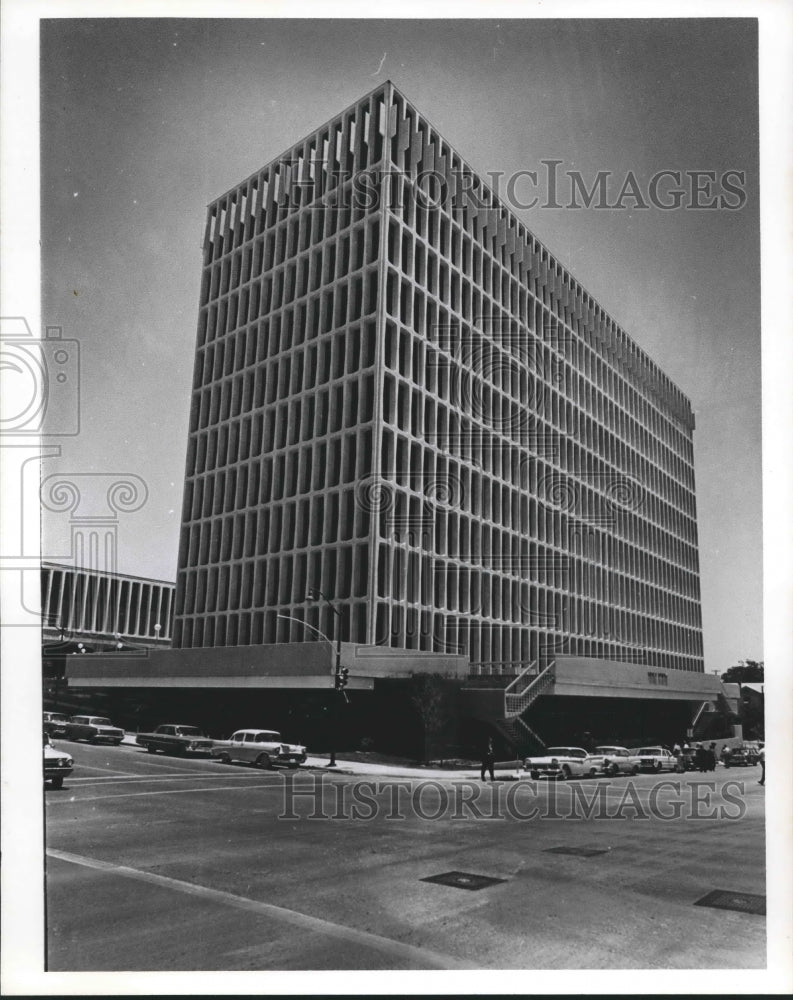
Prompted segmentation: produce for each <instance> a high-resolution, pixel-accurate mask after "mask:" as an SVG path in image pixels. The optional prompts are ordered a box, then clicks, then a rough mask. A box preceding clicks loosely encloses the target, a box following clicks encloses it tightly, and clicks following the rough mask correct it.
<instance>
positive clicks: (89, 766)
mask: <svg viewBox="0 0 793 1000" xmlns="http://www.w3.org/2000/svg"><path fill="white" fill-rule="evenodd" d="M75 767H79V768H80V769H83V768H85V770H86V771H102V772H104V773H105V774H106V773H107V771H108V769H107V768H106V767H97V766H96V765H95V764H76V765H75ZM111 770H112V772H113V774H114V775H115V774H128V775H129V776H130V777H131V778H137V777H138V775H139V773H140V772H139V771H117V770H116V768H114V767H113V768H111ZM75 780H77V779H75ZM89 780H90V779H89ZM93 780H96V779H93Z"/></svg>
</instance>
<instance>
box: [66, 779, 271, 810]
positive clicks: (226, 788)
mask: <svg viewBox="0 0 793 1000" xmlns="http://www.w3.org/2000/svg"><path fill="white" fill-rule="evenodd" d="M274 784H275V783H274V782H272V781H268V782H267V784H265V785H223V786H222V787H220V788H207V787H206V786H205V787H204V788H167V789H164V790H163V791H161V792H160V791H156V792H122V793H121V794H120V795H81V796H80V797H79V798H70V799H67V798H62V797H61V796H59V797H58V798H54V797H53V798H49V797H48V798H47V803H48V804H49V805H55V804H56V803H59V804H62V803H64V802H97V801H100V802H110V801H114V800H115V799H137V798H142V797H144V796H145V797H147V798H150V797H151V796H152V795H189V794H190V792H235V791H238V790H239V789H240V788H244V789H245V790H246V791H247V790H248V789H249V788H272V787H273V786H274ZM78 787H79V786H78Z"/></svg>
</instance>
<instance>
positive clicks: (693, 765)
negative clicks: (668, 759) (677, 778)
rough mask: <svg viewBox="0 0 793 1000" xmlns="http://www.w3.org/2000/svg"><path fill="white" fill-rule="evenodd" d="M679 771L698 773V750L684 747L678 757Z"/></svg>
mask: <svg viewBox="0 0 793 1000" xmlns="http://www.w3.org/2000/svg"><path fill="white" fill-rule="evenodd" d="M677 765H678V766H677V770H678V771H681V772H682V771H698V770H699V765H698V764H697V748H696V747H684V748H683V749H682V750H681V751H680V753H679V754H678V756H677Z"/></svg>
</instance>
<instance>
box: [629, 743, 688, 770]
mask: <svg viewBox="0 0 793 1000" xmlns="http://www.w3.org/2000/svg"><path fill="white" fill-rule="evenodd" d="M634 753H635V754H636V756H637V758H638V760H639V770H640V771H654V772H655V773H656V774H660V772H661V771H682V770H683V767H682V765H681V764H680V763H679V761H678V759H677V757H675V755H674V754H672V753H670V752H669V751H668V750H666V749H665V748H664V747H639V749H638V750H635V751H634Z"/></svg>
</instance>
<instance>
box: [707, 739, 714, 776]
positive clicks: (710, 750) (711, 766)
mask: <svg viewBox="0 0 793 1000" xmlns="http://www.w3.org/2000/svg"><path fill="white" fill-rule="evenodd" d="M705 753H706V754H707V765H708V770H709V771H715V770H716V744H715V743H711V745H710V746H709V747H708V749H707V750H706V751H705Z"/></svg>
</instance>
